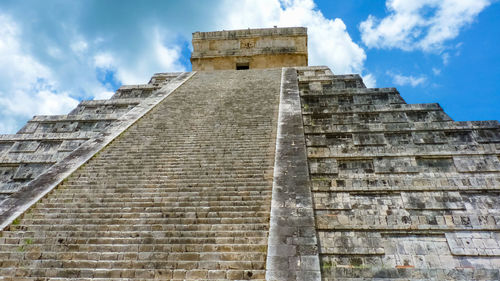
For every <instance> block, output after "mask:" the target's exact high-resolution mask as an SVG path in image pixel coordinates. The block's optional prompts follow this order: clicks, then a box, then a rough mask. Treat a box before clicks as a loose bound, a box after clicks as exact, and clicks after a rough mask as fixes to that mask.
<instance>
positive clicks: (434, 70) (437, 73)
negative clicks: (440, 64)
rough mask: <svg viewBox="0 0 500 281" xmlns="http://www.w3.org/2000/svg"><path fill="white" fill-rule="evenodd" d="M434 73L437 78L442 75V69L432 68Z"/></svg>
mask: <svg viewBox="0 0 500 281" xmlns="http://www.w3.org/2000/svg"><path fill="white" fill-rule="evenodd" d="M432 73H434V75H436V76H437V75H440V74H441V69H439V68H435V67H433V68H432Z"/></svg>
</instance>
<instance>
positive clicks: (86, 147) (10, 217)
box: [0, 72, 196, 231]
mask: <svg viewBox="0 0 500 281" xmlns="http://www.w3.org/2000/svg"><path fill="white" fill-rule="evenodd" d="M195 73H196V72H191V73H187V72H186V73H184V74H182V75H180V76H178V77H177V78H175V79H173V80H172V81H170V82H169V83H168V84H166V85H165V86H163V87H162V88H161V89H159V90H158V91H156V92H155V93H153V94H152V95H151V96H150V97H148V98H146V99H144V101H143V102H141V103H140V104H139V105H137V106H136V107H134V108H133V109H131V110H130V111H129V112H127V113H126V114H124V115H122V116H121V117H120V118H119V119H118V120H116V121H115V122H114V123H112V124H111V125H110V127H109V128H107V129H106V130H104V131H103V132H100V133H99V134H97V135H96V136H95V137H94V138H91V139H89V140H88V141H86V142H85V143H84V144H82V145H81V146H80V147H79V148H77V149H76V150H74V151H73V152H72V153H70V154H69V155H68V156H66V157H65V158H64V159H62V160H61V161H59V162H58V163H56V164H55V165H54V166H52V167H51V168H50V169H48V170H47V171H45V172H44V173H42V174H41V175H40V176H39V177H37V178H36V179H34V180H33V181H31V182H30V183H29V184H27V185H26V186H24V187H23V188H22V189H21V190H20V191H19V192H17V193H15V194H13V195H12V196H11V197H9V198H8V199H6V200H5V201H3V202H2V206H1V208H0V231H1V230H3V229H5V228H6V227H7V226H8V225H10V224H11V223H12V222H13V221H14V220H15V219H16V218H17V217H19V216H21V215H22V214H23V213H24V212H25V211H26V210H28V209H29V208H30V207H31V206H32V205H34V204H35V203H36V202H38V200H40V199H41V198H43V196H45V195H46V194H47V193H49V192H50V191H51V190H52V189H54V188H55V187H56V186H57V185H58V184H60V183H61V182H62V181H63V180H64V179H65V178H67V177H68V176H69V175H71V174H72V173H73V172H74V171H76V169H78V168H79V167H80V166H81V165H83V164H85V163H86V162H87V161H88V160H89V159H90V158H92V157H93V156H94V155H95V154H96V153H98V152H99V151H101V150H102V149H103V148H104V147H106V146H107V145H108V144H109V143H110V142H111V141H113V140H114V139H115V138H116V137H117V136H119V135H120V134H121V133H123V132H124V131H125V130H126V129H128V128H129V127H130V126H131V125H132V124H134V123H135V122H137V120H139V119H140V118H141V117H143V116H144V115H145V114H146V113H148V112H149V111H151V109H153V108H154V107H155V106H156V105H158V104H159V103H160V102H161V101H163V100H164V99H165V98H167V97H168V96H169V95H170V94H171V93H172V92H174V91H175V90H176V89H177V88H178V87H180V86H181V85H182V84H183V83H184V82H186V81H187V80H189V78H191V77H192V76H193V75H194V74H195Z"/></svg>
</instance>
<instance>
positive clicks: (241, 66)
mask: <svg viewBox="0 0 500 281" xmlns="http://www.w3.org/2000/svg"><path fill="white" fill-rule="evenodd" d="M245 69H250V64H249V63H237V64H236V70H245Z"/></svg>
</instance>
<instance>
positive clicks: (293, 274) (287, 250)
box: [266, 67, 321, 281]
mask: <svg viewBox="0 0 500 281" xmlns="http://www.w3.org/2000/svg"><path fill="white" fill-rule="evenodd" d="M277 126H278V129H277V135H276V152H275V161H274V175H273V188H272V199H271V218H270V223H269V224H270V225H269V238H268V239H269V240H268V251H267V265H266V280H307V281H317V280H321V271H320V266H319V253H318V246H317V239H316V230H315V222H314V211H313V203H312V194H311V190H310V186H309V169H308V164H307V154H306V144H305V138H304V127H303V123H302V109H301V101H300V96H299V85H298V79H297V70H296V68H293V67H290V68H283V69H282V76H281V87H280V102H279V113H278V122H277Z"/></svg>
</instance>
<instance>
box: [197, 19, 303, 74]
mask: <svg viewBox="0 0 500 281" xmlns="http://www.w3.org/2000/svg"><path fill="white" fill-rule="evenodd" d="M191 64H192V65H193V70H195V71H198V70H222V69H238V70H242V69H262V68H274V67H286V66H307V29H306V28H304V27H288V28H277V27H275V28H264V29H241V30H227V31H215V32H195V33H193V53H192V55H191Z"/></svg>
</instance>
